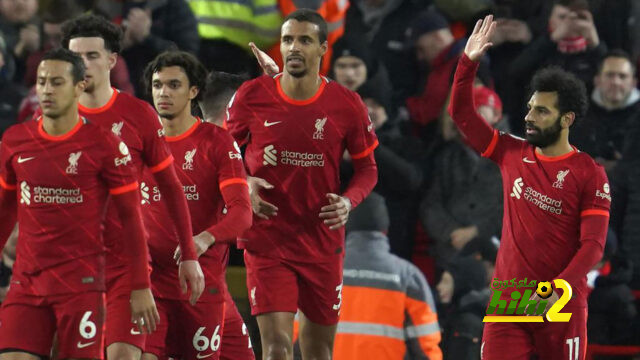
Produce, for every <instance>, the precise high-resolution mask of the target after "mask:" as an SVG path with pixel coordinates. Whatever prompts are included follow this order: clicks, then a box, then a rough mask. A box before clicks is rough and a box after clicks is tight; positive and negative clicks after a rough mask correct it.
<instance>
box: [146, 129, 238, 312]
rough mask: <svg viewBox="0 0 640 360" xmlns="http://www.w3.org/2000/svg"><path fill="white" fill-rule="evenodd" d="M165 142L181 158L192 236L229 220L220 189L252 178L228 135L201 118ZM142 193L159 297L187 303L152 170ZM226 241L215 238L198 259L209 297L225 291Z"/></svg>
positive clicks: (178, 163)
mask: <svg viewBox="0 0 640 360" xmlns="http://www.w3.org/2000/svg"><path fill="white" fill-rule="evenodd" d="M166 140H167V143H168V144H169V148H170V149H171V153H172V154H173V156H174V158H175V159H176V161H175V162H174V167H175V169H176V172H177V173H178V177H179V178H180V182H181V183H182V185H183V188H184V193H185V196H186V198H187V203H188V204H189V212H190V215H191V224H192V228H193V235H198V234H200V233H201V232H203V231H205V230H207V229H209V228H210V227H211V226H213V225H214V224H216V223H217V222H219V221H220V219H221V218H222V217H223V216H224V211H225V202H224V199H223V197H222V194H221V189H223V188H224V187H226V186H229V185H233V184H239V183H240V184H244V185H243V186H245V187H246V178H247V176H246V173H245V170H244V165H243V163H242V155H240V149H239V148H238V145H237V144H236V143H235V142H234V141H233V139H232V138H231V136H230V135H229V133H228V132H227V131H226V130H224V129H222V128H220V127H218V126H216V125H213V124H210V123H206V122H202V121H201V120H200V119H198V121H197V122H196V123H195V124H194V125H193V126H192V127H191V128H190V129H189V130H187V131H186V132H185V133H184V134H182V135H179V136H175V137H169V136H167V137H166ZM140 188H141V191H142V204H143V207H142V209H143V214H144V220H145V227H146V229H147V232H148V233H149V240H148V243H149V252H150V254H151V258H152V264H153V272H152V273H151V282H152V286H153V288H154V294H155V295H156V296H158V297H161V298H167V299H184V300H187V297H186V296H183V295H182V294H181V292H180V287H179V282H178V267H177V266H176V262H175V260H173V253H174V250H175V249H176V246H178V239H177V237H176V234H175V231H174V226H173V224H174V222H173V219H172V218H171V215H170V213H169V212H168V210H167V206H166V204H165V202H161V201H160V200H161V198H162V194H161V193H160V190H159V189H158V186H157V184H156V182H155V180H154V178H153V176H152V175H151V174H149V173H148V171H147V172H145V176H144V182H143V183H142V184H141V185H140ZM247 191H248V190H247ZM222 240H226V239H216V245H214V246H213V247H211V248H210V249H209V250H207V251H206V252H205V253H204V254H202V255H201V256H200V258H199V262H200V266H201V267H202V271H203V272H204V274H205V281H206V287H207V292H210V291H211V289H214V288H215V289H217V290H218V291H219V292H220V293H222V292H223V291H224V289H225V288H226V287H225V286H224V284H223V283H221V281H224V273H225V268H226V264H227V256H228V251H229V245H228V244H224V243H222Z"/></svg>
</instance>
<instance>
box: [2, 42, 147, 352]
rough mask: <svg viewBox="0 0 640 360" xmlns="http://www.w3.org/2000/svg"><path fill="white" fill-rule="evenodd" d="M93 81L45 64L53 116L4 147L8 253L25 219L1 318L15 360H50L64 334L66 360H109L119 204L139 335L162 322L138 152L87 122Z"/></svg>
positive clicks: (60, 52)
mask: <svg viewBox="0 0 640 360" xmlns="http://www.w3.org/2000/svg"><path fill="white" fill-rule="evenodd" d="M84 75H85V73H84V64H83V63H82V59H81V58H80V57H79V56H77V55H75V54H74V53H72V52H71V51H69V50H65V49H57V50H53V51H52V52H49V53H47V54H45V55H44V57H43V60H42V61H41V63H40V65H39V66H38V71H37V83H36V93H37V95H38V99H39V102H40V106H41V108H42V112H43V114H42V116H41V117H39V118H38V120H37V121H30V122H26V123H23V124H19V125H16V126H14V127H12V128H10V129H9V130H8V131H7V132H5V133H4V137H3V141H2V144H1V145H0V213H1V214H2V216H1V217H0V248H3V247H4V245H5V242H6V239H7V237H8V235H9V233H10V232H11V230H12V229H13V227H14V224H15V221H16V215H17V219H18V221H19V222H20V231H19V235H18V236H19V240H18V244H17V249H16V251H17V258H16V262H15V264H14V267H13V278H12V280H11V289H10V290H9V293H8V295H7V298H6V299H5V301H4V302H3V303H2V308H1V309H0V354H1V355H0V358H2V359H5V360H11V359H22V360H27V359H40V358H49V355H50V351H51V346H52V342H53V337H54V334H55V333H56V332H57V336H58V338H59V347H58V348H59V352H58V355H59V357H58V358H60V359H70V358H74V359H102V358H103V355H104V321H105V319H104V315H105V277H104V271H105V269H104V267H105V265H104V261H105V247H104V243H103V239H102V237H103V231H102V222H103V219H104V215H105V210H106V206H107V199H108V196H109V195H111V200H110V202H111V204H112V205H113V206H115V207H116V208H117V211H118V212H117V214H118V215H119V221H120V223H121V224H122V227H123V229H124V233H123V236H122V237H121V238H119V239H118V241H119V242H120V243H121V244H120V245H121V246H122V247H123V248H124V254H123V256H124V259H125V260H126V264H127V271H129V272H130V274H131V275H130V276H129V277H128V281H127V282H126V283H125V284H123V288H125V289H126V291H127V293H128V294H130V297H131V304H127V305H128V306H129V307H130V310H129V311H128V312H129V313H131V314H133V316H134V317H135V318H136V319H144V322H138V325H143V324H144V325H145V329H146V330H147V331H152V330H154V329H155V324H156V321H157V320H158V313H157V311H156V308H155V304H154V301H153V297H152V296H151V291H150V289H149V273H148V271H147V262H146V259H147V248H146V244H145V241H144V229H143V227H142V218H141V216H140V196H139V193H138V182H137V179H136V177H135V174H134V173H133V166H132V165H131V161H130V160H131V156H130V153H129V149H128V148H127V146H126V145H125V144H124V142H122V140H120V139H119V138H117V137H116V136H114V135H113V134H111V133H109V132H108V131H105V130H104V129H102V128H101V127H99V126H97V125H95V124H93V123H91V122H89V121H88V120H87V119H85V118H83V117H81V116H79V114H78V98H79V97H80V96H81V94H82V93H83V91H84ZM18 189H19V190H18ZM18 191H19V193H17V192H18ZM16 207H17V208H16ZM138 331H142V326H140V327H139V328H138Z"/></svg>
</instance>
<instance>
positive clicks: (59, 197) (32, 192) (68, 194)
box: [20, 181, 84, 205]
mask: <svg viewBox="0 0 640 360" xmlns="http://www.w3.org/2000/svg"><path fill="white" fill-rule="evenodd" d="M83 200H84V199H83V196H82V192H81V191H80V188H75V189H65V188H50V187H43V186H35V187H33V189H31V187H30V186H29V184H27V182H26V181H23V182H22V183H20V203H21V204H25V205H31V203H32V202H33V203H35V204H80V203H82V202H83Z"/></svg>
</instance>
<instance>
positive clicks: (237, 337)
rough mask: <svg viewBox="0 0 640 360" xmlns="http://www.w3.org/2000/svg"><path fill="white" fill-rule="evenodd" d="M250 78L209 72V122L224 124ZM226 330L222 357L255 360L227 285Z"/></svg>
mask: <svg viewBox="0 0 640 360" xmlns="http://www.w3.org/2000/svg"><path fill="white" fill-rule="evenodd" d="M246 80H247V79H246V77H244V76H242V75H236V74H228V73H224V72H220V71H212V72H210V73H209V75H208V76H207V81H206V84H205V86H204V91H203V92H202V96H201V97H200V100H198V105H199V106H200V110H201V111H202V118H203V120H204V121H206V122H210V123H212V124H216V125H218V126H222V125H223V124H224V120H225V118H226V116H227V113H226V107H227V104H228V103H229V100H230V99H231V96H233V94H234V93H235V92H236V90H238V88H239V87H240V85H242V83H243V82H245V81H246ZM224 300H225V301H224V304H225V309H224V331H223V332H222V344H221V345H220V359H221V360H254V359H255V354H254V353H253V346H252V345H251V338H250V337H249V331H248V329H247V326H246V324H245V323H244V320H242V316H240V313H239V312H238V308H237V307H236V304H235V303H234V302H233V299H232V298H231V294H230V293H229V291H228V289H227V291H226V292H225V299H224Z"/></svg>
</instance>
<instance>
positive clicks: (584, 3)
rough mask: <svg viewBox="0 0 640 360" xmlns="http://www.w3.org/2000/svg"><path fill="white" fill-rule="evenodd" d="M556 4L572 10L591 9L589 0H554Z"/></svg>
mask: <svg viewBox="0 0 640 360" xmlns="http://www.w3.org/2000/svg"><path fill="white" fill-rule="evenodd" d="M553 4H554V5H560V6H564V7H567V8H569V9H571V10H572V11H580V10H589V1H588V0H554V2H553Z"/></svg>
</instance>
